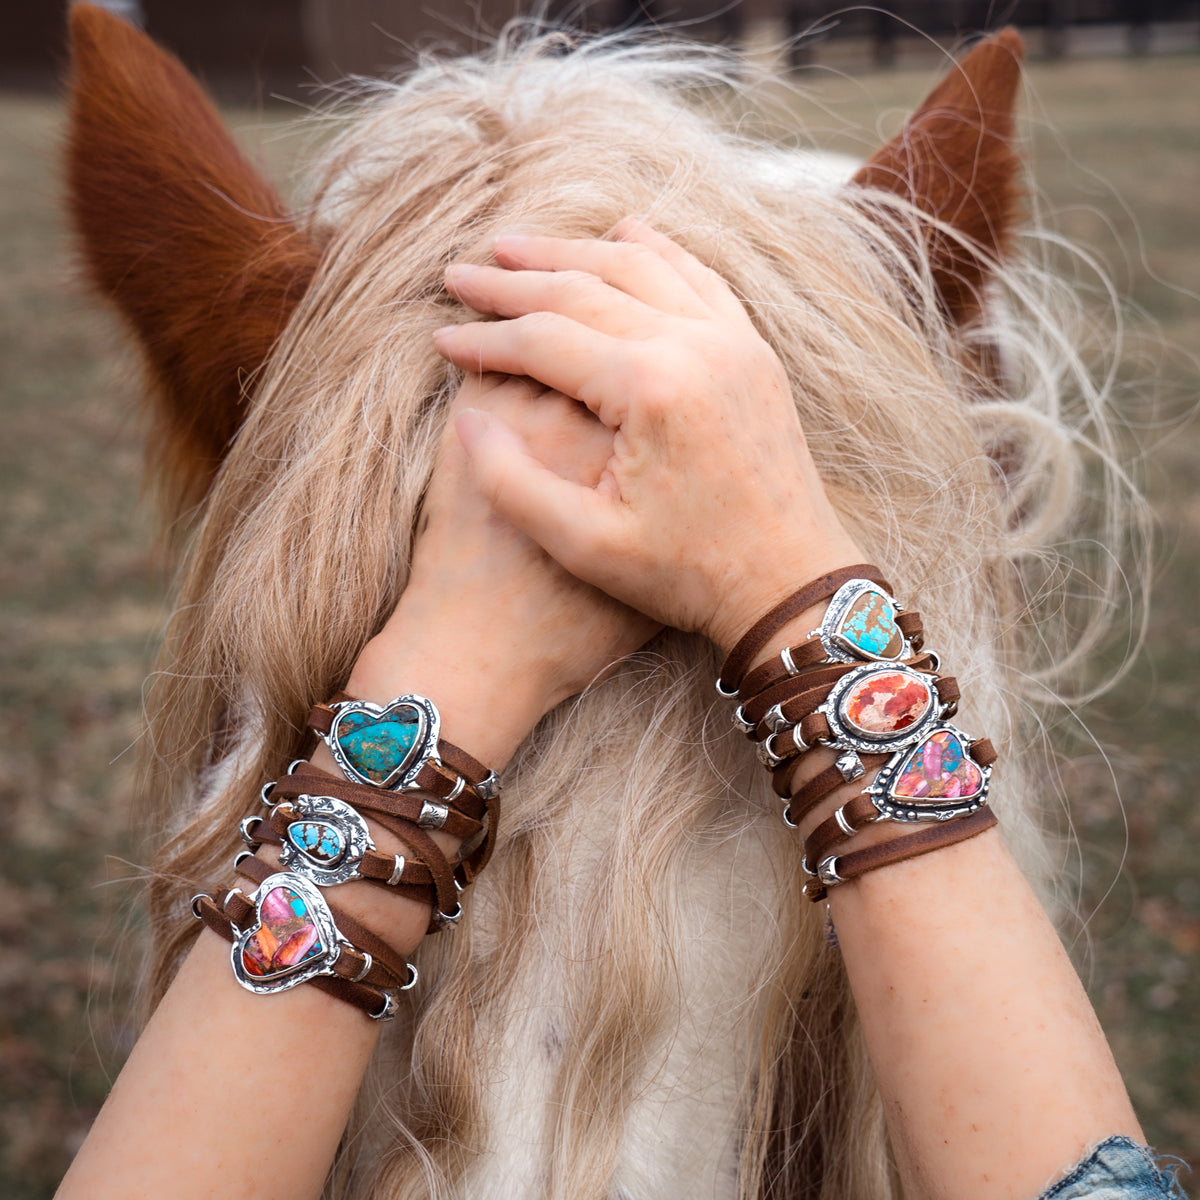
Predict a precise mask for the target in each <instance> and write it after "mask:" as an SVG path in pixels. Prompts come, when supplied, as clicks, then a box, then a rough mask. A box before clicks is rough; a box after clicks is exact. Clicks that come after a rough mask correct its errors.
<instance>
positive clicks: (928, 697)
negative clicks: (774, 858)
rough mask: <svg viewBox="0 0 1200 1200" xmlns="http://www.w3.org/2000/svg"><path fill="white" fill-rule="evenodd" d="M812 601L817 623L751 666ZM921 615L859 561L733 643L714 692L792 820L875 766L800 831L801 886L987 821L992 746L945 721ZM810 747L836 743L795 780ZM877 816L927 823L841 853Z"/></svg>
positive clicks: (901, 856)
mask: <svg viewBox="0 0 1200 1200" xmlns="http://www.w3.org/2000/svg"><path fill="white" fill-rule="evenodd" d="M823 600H829V607H828V609H827V611H826V613H825V617H824V619H823V620H822V622H821V625H820V627H819V628H818V629H815V630H813V631H812V632H811V633H810V634H809V635H808V636H807V637H806V638H805V639H804V640H803V641H801V642H799V643H798V644H796V645H792V646H788V647H786V648H785V649H784V650H782V651H781V652H780V653H779V655H778V656H777V657H776V658H775V659H772V660H770V661H768V662H766V663H764V664H762V665H760V666H758V667H756V668H754V670H749V669H748V668H749V667H750V664H751V663H752V662H753V660H754V658H755V656H756V655H757V654H758V653H759V651H760V650H761V649H762V647H763V645H764V644H765V643H766V642H767V641H768V640H769V639H770V638H771V637H773V636H774V635H775V634H776V633H778V632H779V631H780V630H781V629H782V628H783V627H784V626H785V625H786V624H787V623H788V622H789V621H791V620H793V619H794V618H795V617H796V616H798V615H800V613H802V612H804V611H806V610H807V609H809V608H812V607H813V606H815V605H816V604H819V603H820V602H821V601H823ZM923 645H924V627H923V623H922V621H921V618H920V615H919V614H918V613H915V612H906V611H904V610H903V609H902V608H901V607H900V605H898V604H897V603H896V601H895V600H894V599H893V598H892V596H891V595H890V589H889V587H888V585H887V584H886V583H885V582H884V580H883V578H882V575H881V574H880V572H879V570H878V569H877V568H875V567H871V566H865V565H860V566H855V567H847V568H844V569H842V570H840V571H833V572H830V573H829V574H828V575H825V576H822V577H821V578H820V579H818V580H814V581H813V582H812V583H810V584H806V585H805V586H804V587H803V588H800V589H799V590H798V591H797V592H796V593H794V594H793V595H792V596H789V597H788V598H787V599H785V600H784V601H782V602H781V603H780V604H778V605H776V607H775V608H774V609H772V610H771V611H770V612H768V613H767V614H766V615H765V616H764V617H762V618H761V619H760V620H759V621H758V622H756V623H755V625H754V626H753V628H752V629H751V630H750V631H749V633H747V634H746V636H745V637H744V638H743V639H742V640H741V641H740V642H739V643H738V644H737V646H735V647H734V649H733V651H732V653H731V654H730V655H729V657H728V658H727V659H726V661H725V664H724V666H723V667H722V669H721V675H720V678H719V679H718V681H717V691H718V693H719V694H720V695H722V696H724V697H726V698H731V699H732V698H736V699H737V701H738V704H737V708H736V710H735V712H734V717H733V720H734V725H735V726H736V727H737V728H738V729H739V730H741V731H742V732H743V733H745V734H746V736H747V737H749V738H750V739H751V740H753V741H754V742H756V743H757V753H758V757H759V760H760V761H761V762H762V763H763V765H764V766H765V767H767V768H768V769H769V770H770V771H771V772H772V785H773V787H774V789H775V791H776V793H777V794H778V795H779V796H780V797H782V798H783V800H784V801H785V804H784V810H783V815H784V820H785V821H786V822H787V823H788V824H789V825H791V826H793V827H795V826H796V825H798V824H799V823H800V822H801V821H802V820H803V819H804V818H805V817H807V816H809V815H810V814H812V813H813V812H814V811H815V810H816V809H817V808H818V807H819V806H820V805H821V803H822V802H823V801H825V800H827V799H828V798H829V797H830V796H831V795H832V794H833V793H834V792H835V791H836V790H837V789H838V788H840V787H842V786H843V785H844V784H846V783H850V782H853V781H854V780H856V779H860V778H862V777H863V776H864V775H865V774H866V773H867V772H868V771H870V770H875V769H878V775H877V776H876V778H875V780H874V781H873V782H872V783H871V784H870V785H869V786H868V787H867V788H866V790H865V791H863V792H862V793H860V795H859V796H857V797H856V798H855V799H853V800H851V801H849V802H848V803H846V804H843V805H841V806H840V807H839V808H838V809H837V810H836V811H835V812H834V813H833V815H832V816H830V817H828V818H827V819H826V820H824V821H822V822H820V823H819V824H818V825H817V826H816V827H815V828H814V829H813V830H812V831H811V832H810V833H809V835H808V837H807V839H806V841H805V850H804V857H803V859H802V860H801V861H802V865H803V868H804V870H805V871H806V872H807V873H808V874H809V875H810V876H812V879H811V880H810V881H809V883H808V884H807V885H806V886H805V894H806V895H808V896H809V898H810V899H812V900H819V899H822V898H824V896H825V895H826V894H827V891H828V889H829V888H830V887H834V886H836V885H837V884H839V883H843V882H845V881H847V880H849V879H853V878H857V877H858V876H859V875H862V874H865V873H866V872H868V871H872V870H875V869H877V868H879V867H883V866H887V865H889V864H891V863H894V862H901V861H903V860H905V859H907V858H912V857H915V856H916V855H919V854H926V853H929V852H930V851H932V850H936V849H938V848H940V847H942V846H946V845H953V844H954V843H955V842H958V841H962V840H965V839H966V838H968V837H973V836H975V835H976V834H977V833H981V832H982V831H983V830H984V829H987V828H990V827H991V826H992V825H994V824H995V823H996V818H995V816H994V814H993V813H992V812H991V810H990V809H989V808H988V807H987V792H988V786H989V783H990V780H991V770H992V764H993V763H994V762H995V759H996V754H995V751H994V749H993V748H992V745H991V743H990V742H989V741H987V740H986V739H976V740H972V739H971V738H969V737H968V736H967V735H966V734H964V733H963V732H962V730H961V729H959V728H957V727H956V726H954V725H952V724H949V718H950V717H952V716H953V715H954V713H955V711H956V710H957V707H958V699H959V690H958V684H957V682H956V681H955V680H954V679H953V678H952V677H951V676H947V675H941V674H939V673H938V672H939V670H940V664H939V661H938V658H937V656H936V655H934V654H931V653H928V652H924V650H923ZM817 747H826V748H828V749H831V750H834V751H836V753H837V759H836V761H835V762H834V764H833V765H832V766H827V767H826V768H825V769H824V770H822V771H820V772H818V773H817V774H816V775H814V776H813V777H812V778H810V779H809V780H808V781H807V782H806V783H805V784H804V785H803V786H801V787H800V788H798V789H797V790H795V791H793V790H792V777H793V775H794V774H795V768H796V766H797V764H798V763H799V761H800V759H801V757H802V756H804V755H806V754H808V753H809V752H810V751H812V750H814V749H815V748H817ZM877 821H898V822H903V823H911V822H937V824H938V827H937V828H935V829H927V830H924V831H923V832H921V833H919V834H913V835H909V836H906V837H902V838H895V839H892V840H891V841H888V842H884V843H881V844H877V845H874V846H871V847H869V848H867V849H864V850H853V849H851V850H850V851H849V852H845V851H844V850H843V846H844V844H845V843H847V842H849V841H850V840H851V839H853V838H854V836H855V834H857V833H858V832H860V831H861V830H862V829H864V828H865V827H866V826H867V825H869V824H873V823H875V822H877Z"/></svg>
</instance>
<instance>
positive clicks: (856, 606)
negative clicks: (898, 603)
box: [837, 588, 904, 659]
mask: <svg viewBox="0 0 1200 1200" xmlns="http://www.w3.org/2000/svg"><path fill="white" fill-rule="evenodd" d="M837 636H838V637H840V638H841V639H842V640H843V641H845V642H848V643H849V644H850V645H851V646H854V647H855V648H856V649H858V650H859V651H861V652H862V653H864V654H866V655H868V656H869V657H874V658H889V659H890V658H899V657H900V653H901V651H902V650H903V649H904V635H903V634H902V633H901V632H900V627H899V626H898V625H897V624H896V614H895V610H894V609H893V607H892V602H891V600H890V599H888V597H887V596H886V595H885V594H884V593H883V592H878V591H876V590H875V589H874V588H872V589H870V590H869V591H865V592H863V593H862V595H861V596H859V597H858V599H857V600H855V601H854V603H853V604H851V605H850V607H849V608H848V609H847V610H846V613H845V615H844V616H843V617H842V619H841V620H840V621H839V622H838V626H837Z"/></svg>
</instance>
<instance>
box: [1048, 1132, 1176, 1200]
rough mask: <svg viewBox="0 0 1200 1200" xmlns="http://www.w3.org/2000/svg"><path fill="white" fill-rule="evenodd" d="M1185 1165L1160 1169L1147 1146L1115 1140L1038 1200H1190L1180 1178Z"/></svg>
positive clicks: (1171, 1165)
mask: <svg viewBox="0 0 1200 1200" xmlns="http://www.w3.org/2000/svg"><path fill="white" fill-rule="evenodd" d="M1182 1165H1183V1164H1182V1163H1178V1162H1177V1163H1173V1164H1170V1165H1168V1166H1166V1167H1165V1169H1160V1168H1159V1167H1158V1166H1157V1164H1156V1163H1155V1161H1154V1155H1153V1154H1152V1153H1151V1152H1150V1151H1149V1150H1148V1149H1147V1148H1146V1147H1145V1146H1139V1145H1138V1143H1137V1142H1135V1141H1133V1140H1131V1139H1130V1138H1127V1137H1111V1138H1109V1139H1108V1140H1107V1141H1103V1142H1101V1143H1100V1144H1099V1145H1098V1146H1097V1147H1096V1148H1095V1150H1093V1151H1092V1152H1091V1154H1089V1155H1088V1156H1087V1157H1086V1158H1085V1159H1083V1161H1082V1162H1080V1163H1078V1164H1077V1165H1076V1166H1074V1167H1072V1168H1071V1170H1070V1171H1069V1172H1068V1173H1067V1174H1066V1176H1064V1177H1063V1178H1062V1179H1060V1180H1059V1181H1058V1182H1057V1183H1056V1184H1054V1185H1053V1187H1051V1188H1050V1189H1049V1190H1048V1191H1045V1192H1043V1193H1042V1194H1041V1196H1039V1197H1038V1200H1187V1198H1186V1197H1185V1196H1184V1194H1183V1189H1182V1188H1181V1187H1180V1186H1179V1180H1178V1179H1177V1178H1176V1172H1177V1171H1178V1170H1179V1167H1181V1166H1182Z"/></svg>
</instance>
